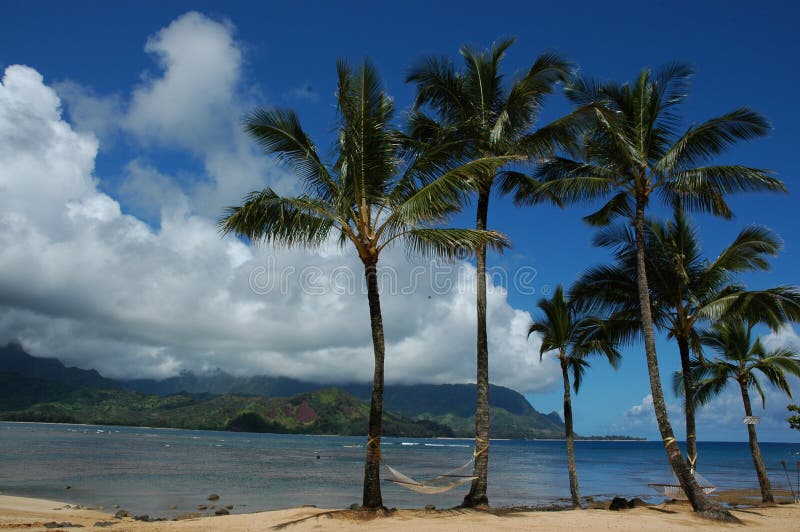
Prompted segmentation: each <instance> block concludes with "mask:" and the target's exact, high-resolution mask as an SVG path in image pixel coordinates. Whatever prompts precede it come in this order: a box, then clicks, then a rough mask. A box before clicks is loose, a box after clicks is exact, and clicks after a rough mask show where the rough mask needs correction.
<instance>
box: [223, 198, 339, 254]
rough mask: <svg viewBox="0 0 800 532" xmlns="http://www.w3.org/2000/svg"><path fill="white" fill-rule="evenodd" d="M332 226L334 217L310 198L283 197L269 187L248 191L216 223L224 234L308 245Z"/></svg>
mask: <svg viewBox="0 0 800 532" xmlns="http://www.w3.org/2000/svg"><path fill="white" fill-rule="evenodd" d="M335 225H336V220H335V218H334V217H333V216H330V215H327V214H326V213H324V211H321V206H320V205H319V204H318V203H316V202H314V200H312V199H311V198H307V197H306V198H284V197H280V196H278V195H277V194H276V193H275V192H274V191H273V190H272V189H269V188H265V189H264V190H262V191H260V192H251V193H250V194H248V195H247V196H245V198H244V202H243V204H242V205H241V206H238V207H228V208H227V209H226V210H225V214H224V215H223V217H222V218H220V220H219V222H218V226H219V229H220V232H222V233H223V234H229V233H234V234H237V235H239V236H244V237H247V238H249V239H250V240H256V241H257V240H263V241H265V242H269V243H273V244H278V245H284V246H295V245H299V246H307V247H315V246H319V245H321V244H322V243H324V242H325V240H326V239H327V238H328V235H329V234H330V232H331V229H332V228H333V227H334V226H335ZM339 228H340V229H342V228H343V226H342V225H339Z"/></svg>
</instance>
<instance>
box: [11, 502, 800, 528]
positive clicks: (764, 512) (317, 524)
mask: <svg viewBox="0 0 800 532" xmlns="http://www.w3.org/2000/svg"><path fill="white" fill-rule="evenodd" d="M732 512H733V513H734V515H735V516H736V517H738V518H739V519H740V520H741V521H742V524H743V525H744V526H746V527H747V528H748V530H772V531H775V530H796V529H797V523H800V504H780V505H775V506H768V507H767V506H764V507H762V506H754V507H751V508H747V509H734V510H732ZM54 523H55V525H54ZM59 525H60V526H59ZM69 525H73V526H74V525H81V526H83V527H86V528H92V527H103V528H105V529H107V530H114V531H133V532H138V531H143V532H146V531H172V530H185V531H188V530H197V531H201V530H221V531H226V532H250V531H256V530H266V529H269V528H274V529H277V530H279V529H282V528H288V527H291V530H353V529H363V530H370V531H372V530H379V531H380V530H385V531H395V530H408V529H414V530H438V531H444V532H456V531H460V530H484V529H491V530H509V531H511V530H520V529H532V528H541V529H544V530H565V531H566V530H576V529H588V528H594V529H613V530H631V531H632V530H645V531H662V530H666V531H674V530H694V531H714V530H725V529H738V528H740V527H739V525H730V524H722V523H717V522H714V521H709V520H706V519H702V518H700V517H698V516H696V515H694V513H693V512H692V511H691V508H690V507H689V505H688V504H686V503H662V504H659V505H656V506H648V507H639V508H634V509H630V510H623V511H617V512H615V511H610V510H603V509H587V510H563V511H557V512H554V511H528V510H523V511H517V510H515V509H505V510H504V509H499V510H495V511H492V512H488V511H482V510H464V509H451V510H415V509H409V510H397V511H394V512H391V513H389V515H386V516H381V517H374V518H370V517H369V516H367V515H364V514H362V513H359V512H355V511H352V510H330V509H322V508H314V507H296V508H288V509H284V510H273V511H268V512H257V513H250V514H234V515H225V516H197V517H193V518H187V519H183V520H179V521H156V522H144V521H136V520H134V519H132V518H130V517H126V518H123V519H116V518H114V516H113V515H111V514H108V513H105V512H101V511H97V510H86V509H83V508H75V507H72V506H70V505H67V504H65V503H63V502H59V501H52V500H47V499H33V498H27V497H13V496H9V495H0V529H3V530H10V531H16V530H33V531H45V530H52V529H54V528H58V529H62V530H66V529H68V528H69Z"/></svg>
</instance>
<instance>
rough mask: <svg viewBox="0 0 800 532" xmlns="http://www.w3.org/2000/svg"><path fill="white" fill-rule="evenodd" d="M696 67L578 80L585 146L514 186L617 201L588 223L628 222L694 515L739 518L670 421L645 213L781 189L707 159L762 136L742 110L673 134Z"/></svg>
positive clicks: (713, 206)
mask: <svg viewBox="0 0 800 532" xmlns="http://www.w3.org/2000/svg"><path fill="white" fill-rule="evenodd" d="M691 74H692V70H691V69H690V68H689V67H688V66H686V65H681V64H674V65H669V66H667V67H665V68H662V69H661V70H659V71H657V72H655V73H651V72H650V70H648V69H645V70H642V72H641V73H640V74H639V76H638V78H637V79H636V80H635V81H634V82H633V83H624V84H620V83H616V82H608V83H595V82H591V81H586V80H576V81H575V82H574V83H573V85H572V86H571V87H570V88H569V89H568V91H567V94H568V96H569V97H570V98H571V99H572V100H573V102H575V103H576V104H578V105H583V106H585V105H591V104H592V103H594V104H595V114H596V120H595V123H594V124H593V126H592V127H591V128H590V129H589V130H588V131H587V132H586V133H585V134H584V135H583V136H582V138H581V139H580V140H581V149H580V150H575V151H574V152H573V153H571V154H570V153H568V154H566V155H565V156H563V157H553V158H552V159H550V160H549V161H547V162H545V163H544V164H542V165H541V166H540V167H539V169H538V171H537V178H538V179H537V180H532V183H531V185H530V187H528V190H526V189H524V188H521V189H518V191H517V194H516V200H517V202H518V203H523V204H524V203H535V202H537V201H544V200H549V201H556V202H574V201H582V200H594V199H598V198H605V197H607V196H609V195H611V198H610V199H609V200H608V201H607V202H606V203H605V204H604V205H603V206H602V207H601V208H600V209H599V210H598V211H597V212H595V213H593V214H591V215H589V216H587V217H586V218H585V220H586V221H587V222H589V223H590V224H593V225H597V226H602V225H607V224H608V223H610V222H611V221H612V220H613V219H615V218H617V217H625V218H627V219H628V220H629V223H630V224H631V226H632V228H633V234H634V239H635V242H636V277H635V278H636V281H637V287H636V288H637V292H636V293H637V294H638V297H639V312H640V317H641V325H642V333H643V338H644V347H645V355H646V359H647V370H648V374H649V378H650V389H651V392H652V396H653V407H654V409H655V414H656V419H657V421H658V427H659V431H660V432H661V437H662V439H663V441H664V447H665V451H666V454H667V457H668V459H669V462H670V464H671V466H672V469H673V471H674V472H675V475H676V476H677V477H678V480H679V481H680V484H681V487H682V488H683V491H684V492H685V493H686V495H687V497H688V499H689V501H690V502H691V504H692V507H693V508H694V510H695V511H697V512H701V513H702V514H703V515H706V516H708V517H713V518H719V519H726V520H733V519H735V518H734V517H733V516H732V515H731V514H730V513H729V512H726V511H724V510H721V509H719V508H718V507H717V506H716V505H714V504H712V502H711V500H710V499H709V498H708V497H706V496H705V494H703V492H702V491H701V489H700V486H698V484H697V482H696V481H695V479H694V476H693V475H692V473H691V472H690V470H689V468H688V467H687V465H686V462H685V461H684V460H683V457H682V455H681V451H680V448H679V447H678V444H677V442H676V441H675V436H674V434H673V431H672V426H671V424H670V421H669V417H668V415H667V408H666V403H665V401H664V392H663V390H662V386H661V377H660V375H659V369H658V357H657V354H656V345H655V334H654V329H653V323H654V320H653V315H652V310H651V309H652V307H651V304H650V288H649V282H648V278H647V271H646V264H647V252H646V249H645V211H646V209H647V207H648V206H649V204H650V201H651V199H653V197H654V196H655V197H656V198H658V199H661V200H662V201H664V202H665V203H666V204H667V205H675V204H678V205H681V206H682V207H683V208H686V209H689V210H699V211H704V212H710V213H713V214H715V215H719V216H723V217H726V218H730V217H731V216H732V212H731V210H730V208H729V207H728V204H727V203H726V201H725V196H726V195H727V194H730V193H734V192H744V191H762V190H779V191H785V187H784V186H783V183H781V181H780V180H778V179H776V178H774V177H772V176H771V175H770V174H769V172H767V171H764V170H760V169H757V168H751V167H747V166H741V165H714V164H707V162H708V161H709V160H710V159H711V158H712V157H713V156H715V155H717V154H719V153H721V152H723V151H724V150H725V149H726V148H727V147H728V146H730V145H731V144H733V143H735V142H736V141H740V140H748V139H752V138H755V137H759V136H763V135H765V134H766V133H767V132H768V131H769V129H770V128H769V124H768V123H767V121H766V120H765V119H764V118H763V117H762V116H761V115H759V114H757V113H755V112H753V111H751V110H749V109H746V108H741V109H737V110H734V111H732V112H730V113H727V114H725V115H722V116H719V117H717V118H712V119H710V120H707V121H706V122H703V123H701V124H699V125H696V126H692V127H690V128H688V130H687V131H686V132H684V133H683V134H682V135H678V134H677V131H676V129H677V121H678V115H677V114H676V106H677V105H678V104H680V103H681V102H682V101H683V100H684V99H685V97H686V94H687V83H688V80H689V78H690V76H691Z"/></svg>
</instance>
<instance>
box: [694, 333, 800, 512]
mask: <svg viewBox="0 0 800 532" xmlns="http://www.w3.org/2000/svg"><path fill="white" fill-rule="evenodd" d="M754 325H755V323H754V322H748V321H742V320H737V321H733V322H719V323H717V324H715V325H714V327H713V328H712V329H710V330H708V331H706V332H704V333H703V334H702V335H701V336H700V341H701V342H702V344H703V345H704V346H707V347H710V348H711V349H713V350H714V351H716V352H717V355H718V356H717V358H714V359H713V360H709V359H707V358H706V359H705V360H704V361H702V362H700V361H698V362H697V370H696V373H697V376H698V377H699V379H698V384H697V390H696V395H695V399H696V400H697V401H698V402H699V403H701V404H703V403H706V402H708V401H709V400H710V399H711V398H712V397H714V396H715V395H718V394H719V393H720V392H722V390H724V389H725V387H726V386H727V384H728V383H729V382H731V381H736V383H737V384H738V385H739V391H740V392H741V393H742V402H743V403H744V414H745V416H747V417H750V418H752V416H753V408H752V406H751V404H750V391H751V390H755V391H756V392H757V393H758V394H759V395H760V396H761V406H762V408H763V407H765V406H766V400H765V397H764V388H763V386H762V384H761V382H759V380H758V376H757V373H756V372H758V373H760V374H761V375H763V376H764V377H766V379H767V381H769V382H770V383H771V384H773V385H774V386H775V387H777V388H778V389H779V390H781V391H783V392H784V393H785V394H786V395H788V396H789V397H790V398H791V397H792V391H791V389H790V388H789V382H788V381H787V380H786V376H787V374H789V375H794V376H798V377H800V352H798V351H796V350H794V349H792V348H790V347H782V348H778V349H774V350H767V349H766V348H765V347H764V345H763V344H762V343H761V339H760V338H756V340H755V341H754V342H753V341H752V333H753V326H754ZM751 420H752V419H751ZM747 435H748V438H749V440H750V453H751V454H752V455H753V464H754V465H755V468H756V474H757V476H758V485H759V487H760V488H761V500H762V501H763V502H765V503H772V502H775V500H774V498H773V496H772V486H771V485H770V482H769V476H768V475H767V468H766V467H765V466H764V460H763V459H762V458H761V450H760V449H759V447H758V438H757V437H756V427H755V425H754V424H753V423H747Z"/></svg>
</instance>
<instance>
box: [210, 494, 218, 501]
mask: <svg viewBox="0 0 800 532" xmlns="http://www.w3.org/2000/svg"><path fill="white" fill-rule="evenodd" d="M208 500H209V501H218V500H219V495H217V494H216V493H212V494H211V495H209V496H208Z"/></svg>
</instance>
